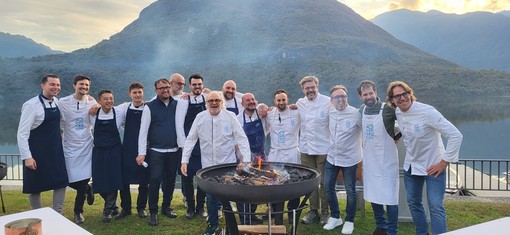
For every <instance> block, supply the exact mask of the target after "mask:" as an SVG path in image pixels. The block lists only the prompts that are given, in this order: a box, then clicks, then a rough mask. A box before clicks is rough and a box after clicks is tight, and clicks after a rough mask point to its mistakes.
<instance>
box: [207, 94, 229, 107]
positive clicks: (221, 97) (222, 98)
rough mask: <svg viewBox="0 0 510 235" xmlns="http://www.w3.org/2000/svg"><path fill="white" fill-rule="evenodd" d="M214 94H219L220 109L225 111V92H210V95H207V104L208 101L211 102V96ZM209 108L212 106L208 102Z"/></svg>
mask: <svg viewBox="0 0 510 235" xmlns="http://www.w3.org/2000/svg"><path fill="white" fill-rule="evenodd" d="M212 94H217V95H218V96H219V97H220V98H219V99H220V100H221V104H220V109H225V97H223V92H220V91H211V92H209V94H207V98H205V100H206V102H207V100H209V96H211V95H212ZM206 105H207V108H209V106H210V104H209V102H207V104H206Z"/></svg>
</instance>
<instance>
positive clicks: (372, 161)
mask: <svg viewBox="0 0 510 235" xmlns="http://www.w3.org/2000/svg"><path fill="white" fill-rule="evenodd" d="M358 94H359V97H360V99H361V101H363V103H364V105H362V106H361V107H360V112H361V117H362V118H361V121H362V127H363V186H364V197H365V200H367V201H369V202H371V203H372V209H373V211H374V218H375V222H376V225H377V227H376V228H375V230H374V232H373V233H372V234H373V235H379V234H391V235H395V234H397V231H398V190H399V178H398V171H399V169H398V168H399V167H398V152H397V146H396V144H395V141H396V140H398V137H397V136H396V135H395V110H394V109H393V108H392V107H391V106H390V105H389V104H387V103H383V102H381V101H380V100H379V98H378V97H377V91H376V88H375V84H374V82H372V81H368V80H364V81H362V82H361V83H360V85H359V86H358ZM384 205H386V213H387V215H388V219H387V220H386V219H385V217H384Z"/></svg>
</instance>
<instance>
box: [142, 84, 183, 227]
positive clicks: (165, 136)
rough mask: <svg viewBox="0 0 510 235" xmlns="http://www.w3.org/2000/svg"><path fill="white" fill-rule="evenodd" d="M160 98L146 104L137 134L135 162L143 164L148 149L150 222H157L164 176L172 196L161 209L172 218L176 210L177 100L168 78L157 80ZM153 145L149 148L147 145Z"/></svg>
mask: <svg viewBox="0 0 510 235" xmlns="http://www.w3.org/2000/svg"><path fill="white" fill-rule="evenodd" d="M154 87H155V89H156V94H157V99H155V100H153V101H151V102H149V103H148V104H147V105H145V107H144V109H143V113H142V120H141V124H140V134H139V137H138V157H137V158H136V162H137V164H138V165H142V163H143V161H144V160H145V156H146V155H147V151H149V155H150V158H149V159H148V162H147V163H148V164H149V167H150V170H149V211H150V219H149V225H150V226H156V225H157V224H158V200H159V186H160V184H161V182H162V181H163V178H165V180H166V181H163V182H165V190H164V191H163V194H167V195H168V196H169V197H170V198H169V200H168V201H167V202H165V201H163V204H162V206H161V207H162V208H161V213H162V214H164V215H166V216H167V217H170V218H176V217H177V214H176V213H175V212H174V211H172V210H171V209H170V203H171V198H172V197H171V194H173V191H174V188H175V177H176V172H177V169H178V167H179V162H180V156H181V152H180V149H179V148H178V146H177V132H176V126H175V116H176V106H177V102H176V101H175V100H174V99H173V98H172V97H171V92H170V90H171V86H170V83H169V82H168V80H166V79H159V80H157V81H156V82H154ZM148 144H149V145H150V146H149V147H150V148H149V150H147V145H148Z"/></svg>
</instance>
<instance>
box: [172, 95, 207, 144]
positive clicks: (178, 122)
mask: <svg viewBox="0 0 510 235" xmlns="http://www.w3.org/2000/svg"><path fill="white" fill-rule="evenodd" d="M202 96H203V97H204V98H205V97H206V95H192V94H190V97H189V100H183V99H179V100H178V101H177V110H179V112H176V113H175V126H176V127H177V130H176V131H177V133H179V134H177V145H178V146H179V148H182V147H184V142H185V141H186V135H185V133H184V121H185V119H186V114H188V106H189V102H191V103H192V104H200V103H203V102H205V101H204V99H203V98H202Z"/></svg>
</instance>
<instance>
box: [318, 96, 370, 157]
mask: <svg viewBox="0 0 510 235" xmlns="http://www.w3.org/2000/svg"><path fill="white" fill-rule="evenodd" d="M329 129H330V131H331V137H332V138H331V147H330V148H329V152H328V156H327V158H326V160H327V161H328V162H329V163H331V165H334V166H340V167H350V166H354V165H356V164H358V163H360V162H361V160H362V159H363V151H362V147H361V146H362V144H361V143H362V138H361V137H362V135H361V133H362V126H361V114H360V112H359V109H357V108H354V107H352V106H350V105H348V106H347V107H346V108H345V109H344V110H341V111H338V110H336V109H335V108H334V107H333V106H331V109H330V111H329Z"/></svg>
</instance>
